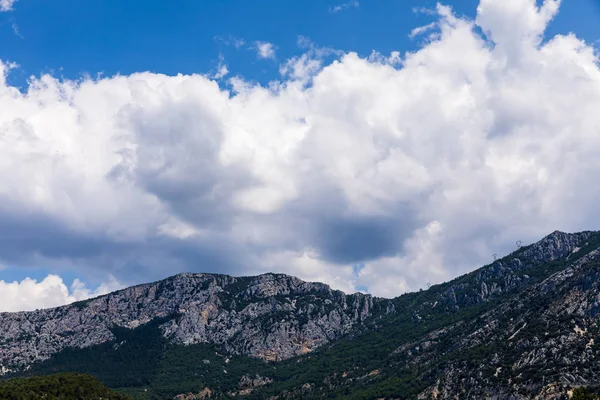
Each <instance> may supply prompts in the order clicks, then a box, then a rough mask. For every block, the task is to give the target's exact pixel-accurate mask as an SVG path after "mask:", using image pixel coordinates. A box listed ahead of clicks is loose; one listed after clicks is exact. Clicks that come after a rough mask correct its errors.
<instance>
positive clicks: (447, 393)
mask: <svg viewBox="0 0 600 400" xmlns="http://www.w3.org/2000/svg"><path fill="white" fill-rule="evenodd" d="M599 315H600V233H598V232H581V233H576V234H567V233H563V232H553V233H552V234H550V235H548V236H547V237H545V238H543V239H542V240H540V241H539V242H537V243H535V244H532V245H529V246H525V247H521V248H519V249H518V250H517V251H515V252H514V253H512V254H509V255H508V256H506V257H503V258H501V259H499V260H495V261H494V262H493V263H491V264H489V265H485V266H483V267H482V268H479V269H478V270H475V271H473V272H471V273H469V274H466V275H464V276H461V277H459V278H457V279H454V280H452V281H450V282H446V283H443V284H440V285H434V286H432V287H431V288H430V289H428V290H424V291H419V292H416V293H408V294H405V295H402V296H400V297H397V298H395V299H390V300H387V299H374V298H372V297H370V296H368V295H362V294H354V295H345V294H343V293H342V292H339V291H333V290H331V289H330V288H329V287H328V286H326V285H324V284H320V283H307V282H302V281H300V280H299V279H296V278H293V277H289V276H285V275H276V274H266V275H261V276H258V277H246V278H233V277H229V276H224V275H210V274H183V275H178V276H176V277H173V278H169V279H167V280H164V281H161V282H157V283H153V284H148V285H141V286H137V287H133V288H129V289H125V290H122V291H120V292H116V293H113V294H110V295H108V296H103V297H100V298H97V299H93V300H89V301H87V302H82V303H78V304H73V305H70V306H66V307H60V308H56V309H51V310H43V311H36V312H30V313H14V314H1V315H0V363H1V364H2V368H3V371H4V372H7V369H13V370H18V371H21V373H22V372H23V370H24V369H28V368H30V369H29V371H26V372H25V373H36V374H37V373H47V372H54V371H74V372H79V371H81V372H87V373H91V374H93V375H95V376H97V377H99V378H100V379H102V380H103V381H104V382H105V383H107V385H108V386H109V387H113V388H124V390H125V389H126V393H128V394H134V395H135V394H136V393H138V394H139V396H137V397H135V396H134V397H135V398H140V399H146V398H153V399H154V398H155V399H162V398H164V399H173V398H175V397H176V396H179V397H178V398H206V399H208V398H210V399H213V398H231V397H236V398H239V397H243V398H248V399H271V400H275V399H282V400H283V399H322V398H348V399H463V398H465V399H514V400H521V399H523V400H524V399H567V398H569V394H570V393H572V391H573V390H574V389H576V388H578V387H580V386H586V387H591V388H592V389H595V388H597V387H600V367H599V365H600V364H599V363H598V360H600V337H599V335H600V323H599V322H598V316H599ZM248 356H250V357H248ZM43 360H45V361H43ZM40 361H43V362H40ZM136 390H137V391H138V392H136ZM149 394H150V395H151V396H152V397H147V396H149Z"/></svg>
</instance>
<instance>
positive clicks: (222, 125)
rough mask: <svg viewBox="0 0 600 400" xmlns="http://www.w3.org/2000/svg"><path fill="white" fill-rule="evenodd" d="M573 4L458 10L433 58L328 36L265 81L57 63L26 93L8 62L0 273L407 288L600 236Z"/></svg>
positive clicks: (589, 116) (588, 104) (442, 23)
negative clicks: (57, 267)
mask: <svg viewBox="0 0 600 400" xmlns="http://www.w3.org/2000/svg"><path fill="white" fill-rule="evenodd" d="M557 6H558V3H557V2H556V1H548V0H547V1H546V2H544V4H543V5H542V7H537V6H536V2H535V1H534V0H482V1H481V4H480V6H479V8H478V16H477V19H476V21H470V20H466V19H461V18H459V17H457V16H455V15H454V14H453V13H452V11H451V9H450V8H448V7H443V6H439V7H438V8H437V13H438V15H439V21H438V22H437V24H438V27H439V35H438V37H437V38H435V39H433V40H430V41H427V42H426V43H424V44H423V45H422V47H421V48H420V49H419V50H418V51H415V52H413V53H409V54H405V55H403V56H402V57H400V55H399V53H397V52H396V53H392V55H391V56H390V57H384V56H381V55H379V54H374V55H371V56H369V57H367V58H361V57H359V56H358V55H357V54H355V53H347V54H341V55H337V54H336V53H335V52H322V51H321V52H320V51H318V49H315V48H314V46H313V47H311V46H310V45H309V46H308V48H307V50H306V54H304V55H302V56H298V57H296V58H293V59H291V60H288V61H287V62H284V63H283V66H282V74H283V75H282V78H281V81H277V82H272V83H271V84H270V85H268V86H267V87H264V86H260V85H258V84H255V83H251V82H247V81H245V80H244V79H243V78H242V77H235V78H231V79H230V80H229V83H230V84H231V88H230V89H229V90H222V89H220V88H219V86H218V84H217V83H216V82H214V81H211V80H210V79H208V78H207V77H206V76H202V75H178V76H164V75H159V74H152V73H138V74H132V75H129V76H117V77H109V78H101V79H97V80H90V79H86V80H84V81H83V82H81V83H75V82H69V81H59V80H57V79H56V78H54V77H52V76H49V75H45V76H43V77H41V78H39V79H35V80H33V82H32V85H31V87H30V89H29V91H28V93H25V94H23V93H21V92H19V91H18V90H17V89H16V88H14V87H11V86H10V85H9V84H7V82H6V81H5V79H4V75H5V74H6V73H8V72H7V69H8V66H7V64H2V67H1V69H2V74H0V76H1V77H2V79H0V109H2V110H3V111H4V112H2V113H0V154H1V155H2V157H0V180H1V181H2V182H3V184H2V186H0V201H1V202H2V204H3V210H4V211H3V212H0V232H3V233H2V234H3V235H5V236H4V237H3V240H2V241H0V256H1V259H0V263H4V264H7V265H8V264H10V265H14V264H15V261H18V262H22V263H27V264H28V265H32V264H36V263H39V262H41V261H40V260H42V261H43V262H44V264H45V265H48V263H49V262H55V263H63V262H71V263H72V264H73V265H84V266H85V267H86V268H97V269H98V270H103V271H105V272H106V273H114V274H115V275H116V276H117V278H118V279H119V281H127V280H131V279H133V278H132V276H133V277H135V279H138V281H139V280H148V277H149V276H152V277H153V278H154V277H156V276H157V275H160V276H165V275H170V274H172V273H175V272H178V271H180V270H194V271H208V270H211V271H215V270H218V271H220V272H224V273H234V274H244V275H247V274H251V273H257V272H264V271H265V270H266V269H272V270H277V271H285V272H288V273H291V274H294V275H297V276H299V277H301V278H305V279H317V278H318V279H324V280H326V281H327V282H328V283H332V284H334V285H335V286H336V287H343V288H345V289H347V290H350V289H352V288H358V287H365V286H366V287H368V289H369V290H370V291H371V292H373V293H374V294H376V295H386V296H391V295H394V294H399V293H401V292H403V291H405V290H415V289H418V288H419V287H424V286H425V285H426V284H427V283H428V282H429V283H437V282H439V281H441V280H445V279H449V278H450V277H453V276H456V275H459V274H462V273H464V272H466V271H468V270H470V269H472V268H474V267H476V266H479V265H481V264H482V263H485V262H489V261H490V260H491V257H492V254H494V253H498V254H502V253H505V252H508V251H510V250H512V249H513V248H514V247H515V245H514V243H515V241H516V240H522V241H523V242H524V243H528V242H530V241H532V240H535V239H539V238H540V237H541V236H542V235H544V234H546V233H549V232H551V231H553V230H555V229H561V230H567V231H575V230H582V229H597V228H598V226H600V218H599V217H598V215H597V212H596V204H597V199H598V198H599V197H600V189H598V188H597V187H596V186H594V185H590V184H589V182H593V181H594V180H595V179H596V177H597V176H598V175H600V160H599V159H598V157H597V154H599V152H600V138H599V137H598V131H599V129H600V114H598V113H597V112H596V111H597V110H598V109H599V108H600V68H599V67H598V60H597V57H596V55H595V52H594V49H593V48H592V47H591V46H589V45H587V44H585V43H584V42H583V41H581V40H579V39H577V37H576V36H574V35H565V36H555V37H551V38H547V39H548V40H547V41H545V42H542V41H541V40H542V39H541V38H542V35H543V33H544V28H545V26H546V24H547V23H548V22H549V21H550V19H551V18H552V17H553V16H554V15H555V14H556V12H557V11H556V7H557ZM477 25H478V26H479V27H480V28H481V29H482V30H483V31H484V32H486V36H484V37H482V36H480V35H479V34H478V33H477V32H478V30H476V29H475V27H476V26H477ZM507 26H510V29H506V28H505V27H507ZM490 40H493V43H492V42H490ZM328 57H334V58H335V60H333V61H332V62H329V61H326V60H327V58H328ZM17 61H18V60H17ZM42 228H43V229H42ZM7 232H10V234H7ZM40 232H41V233H40ZM16 238H19V239H22V240H18V241H17V239H16ZM13 239H14V240H13ZM11 240H12V241H11ZM52 241H54V242H52ZM71 242H73V245H71V246H70V245H68V244H69V243H71ZM48 243H51V244H53V243H56V244H60V245H52V246H50V245H49V244H48ZM26 256H27V257H26ZM69 260H71V261H69ZM73 260H75V261H73ZM90 260H92V261H90ZM8 261H10V262H8ZM96 261H97V262H96ZM100 261H101V262H100ZM357 265H360V266H361V267H360V268H354V267H356V266H357ZM165 266H169V267H168V269H166V268H167V267H165Z"/></svg>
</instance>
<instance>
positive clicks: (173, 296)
mask: <svg viewBox="0 0 600 400" xmlns="http://www.w3.org/2000/svg"><path fill="white" fill-rule="evenodd" d="M372 306H373V299H372V298H371V296H369V295H363V294H359V293H357V294H353V295H346V294H344V293H342V292H340V291H335V290H331V289H330V288H329V286H327V285H325V284H322V283H308V282H303V281H301V280H300V279H297V278H294V277H291V276H286V275H280V274H265V275H260V276H257V277H244V278H234V277H231V276H226V275H213V274H181V275H177V276H175V277H172V278H169V279H166V280H163V281H160V282H156V283H151V284H146V285H140V286H135V287H131V288H128V289H125V290H121V291H118V292H115V293H112V294H109V295H106V296H102V297H98V298H95V299H92V300H88V301H84V302H79V303H75V304H73V305H69V306H64V307H58V308H53V309H48V310H38V311H33V312H19V313H2V314H0V370H2V371H3V372H4V373H6V372H8V371H9V370H21V369H23V368H27V367H28V366H30V365H31V364H33V363H35V362H39V361H43V360H45V359H48V358H50V357H51V356H52V355H54V354H56V353H58V352H60V351H61V350H63V349H65V348H86V347H90V346H94V345H98V344H101V343H104V342H109V341H111V340H113V339H114V334H113V332H112V331H113V329H114V328H115V327H125V328H136V327H138V326H140V325H143V324H146V323H148V322H149V321H151V320H154V319H156V318H163V319H164V323H162V324H161V325H160V329H161V331H162V334H163V336H164V337H165V338H166V339H168V341H169V342H172V343H177V344H183V345H188V344H193V343H211V344H217V345H221V346H222V347H223V349H224V351H226V352H228V353H230V354H245V355H250V356H253V357H258V358H261V359H264V360H282V359H287V358H289V357H293V356H296V355H299V354H304V353H308V352H310V351H312V350H313V349H315V348H316V347H318V346H321V345H323V344H325V343H328V342H330V341H332V340H334V339H336V338H337V337H339V336H340V335H343V334H345V333H347V332H349V331H350V330H351V329H352V328H353V327H354V326H355V325H356V324H360V323H361V322H362V321H363V320H365V318H367V317H368V316H369V315H370V314H371V309H372Z"/></svg>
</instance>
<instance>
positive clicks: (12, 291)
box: [0, 275, 120, 312]
mask: <svg viewBox="0 0 600 400" xmlns="http://www.w3.org/2000/svg"><path fill="white" fill-rule="evenodd" d="M119 288H120V285H119V283H118V282H116V281H114V280H113V281H111V282H109V283H105V284H102V285H100V286H99V287H98V288H96V290H90V289H89V288H87V287H86V286H85V284H83V282H81V281H80V280H78V279H75V280H74V281H73V284H72V285H71V287H70V289H69V288H67V286H66V285H65V283H64V282H63V280H62V279H61V278H60V277H59V276H57V275H48V276H47V277H46V278H44V279H43V280H42V281H39V282H38V281H36V280H35V279H30V278H26V279H24V280H22V281H21V282H17V281H15V282H4V281H1V280H0V293H2V302H1V303H0V312H5V311H31V310H35V309H41V308H49V307H56V306H60V305H63V304H68V303H72V302H75V301H79V300H85V299H89V298H91V297H95V296H100V295H103V294H106V293H109V292H111V291H114V290H117V289H119Z"/></svg>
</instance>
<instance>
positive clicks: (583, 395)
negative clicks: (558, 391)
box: [571, 387, 600, 400]
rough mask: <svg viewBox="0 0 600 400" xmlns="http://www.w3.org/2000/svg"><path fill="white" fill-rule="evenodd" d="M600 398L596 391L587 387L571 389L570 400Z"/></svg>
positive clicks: (595, 399)
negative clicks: (571, 395)
mask: <svg viewBox="0 0 600 400" xmlns="http://www.w3.org/2000/svg"><path fill="white" fill-rule="evenodd" d="M597 399H600V396H598V395H597V394H596V393H594V392H593V391H592V390H591V389H590V388H587V387H579V388H577V389H575V390H573V397H571V400H597Z"/></svg>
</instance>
